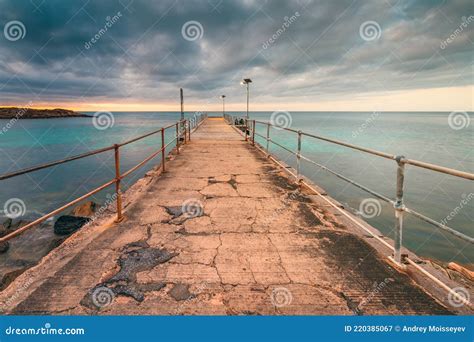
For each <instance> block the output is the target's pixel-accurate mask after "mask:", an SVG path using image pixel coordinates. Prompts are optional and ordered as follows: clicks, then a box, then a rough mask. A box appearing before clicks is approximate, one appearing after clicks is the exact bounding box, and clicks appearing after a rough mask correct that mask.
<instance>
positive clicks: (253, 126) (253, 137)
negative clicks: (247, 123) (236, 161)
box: [252, 120, 255, 146]
mask: <svg viewBox="0 0 474 342" xmlns="http://www.w3.org/2000/svg"><path fill="white" fill-rule="evenodd" d="M252 145H254V146H255V120H253V123H252Z"/></svg>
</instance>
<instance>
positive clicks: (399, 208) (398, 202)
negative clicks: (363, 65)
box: [225, 115, 474, 262]
mask: <svg viewBox="0 0 474 342" xmlns="http://www.w3.org/2000/svg"><path fill="white" fill-rule="evenodd" d="M225 119H226V120H227V121H228V122H229V123H231V124H233V125H234V123H235V122H236V121H235V117H234V116H230V115H226V117H225ZM248 121H250V122H253V125H252V124H250V125H249V123H248ZM244 122H245V125H244V126H245V129H244V130H245V131H246V132H248V131H251V134H252V138H251V141H252V143H253V144H255V136H259V137H261V138H263V139H264V140H266V141H267V148H266V151H267V154H268V153H269V152H268V143H272V144H274V145H276V146H278V147H280V148H282V149H284V150H285V151H287V152H289V153H291V154H293V155H295V156H296V158H297V168H296V171H297V172H296V174H295V178H296V179H297V180H298V181H301V175H300V170H299V169H300V167H299V164H300V159H303V160H305V161H307V162H309V163H311V164H313V165H316V166H318V167H319V168H321V169H323V170H325V171H328V172H329V173H331V174H333V175H335V176H336V177H338V178H340V179H342V180H344V181H346V182H348V183H350V184H352V185H354V186H356V187H358V188H359V189H361V190H363V191H365V192H367V193H370V194H372V195H373V196H375V197H377V198H378V199H381V200H383V201H385V202H388V203H391V204H392V205H393V206H394V208H395V210H396V213H397V220H398V222H397V234H396V235H397V237H396V239H398V246H396V252H395V255H396V256H397V254H398V255H399V254H400V250H401V246H402V245H401V229H402V228H401V227H402V224H403V219H401V221H400V217H401V216H402V215H401V214H402V213H403V212H407V213H409V214H411V215H414V216H415V217H417V218H419V219H421V220H423V221H425V222H427V223H430V224H431V225H434V226H435V227H437V228H439V229H442V230H444V231H445V232H447V233H450V234H452V235H454V236H456V237H458V238H460V239H462V240H464V241H467V242H470V243H473V244H474V238H473V237H471V236H468V235H466V234H463V233H461V232H459V231H457V230H455V229H453V228H451V227H448V226H447V225H445V224H442V223H439V222H437V221H435V220H433V219H431V218H430V217H428V216H425V215H423V214H421V213H419V212H417V211H415V210H413V209H411V208H408V207H406V206H405V205H404V203H403V184H404V180H403V178H404V166H405V164H409V165H413V166H417V167H420V168H424V169H428V170H432V171H437V172H441V173H445V174H449V175H452V176H456V177H460V178H464V179H469V180H474V174H472V173H469V172H465V171H460V170H456V169H451V168H447V167H444V166H439V165H435V164H429V163H425V162H422V161H418V160H414V159H408V158H405V157H403V156H395V155H392V154H388V153H385V152H381V151H377V150H373V149H369V148H365V147H361V146H357V145H354V144H350V143H346V142H343V141H340V140H336V139H331V138H326V137H322V136H319V135H315V134H310V133H305V132H302V131H297V130H294V129H290V128H286V127H279V126H277V125H273V124H271V123H269V122H265V121H260V120H244ZM255 123H259V124H263V125H266V126H267V136H264V135H262V134H259V133H257V132H255V128H254V127H255V126H254V125H255ZM234 126H237V125H234ZM240 126H241V125H240ZM270 127H275V128H276V129H278V130H285V131H289V132H292V133H297V134H298V150H297V151H296V152H295V151H292V150H290V149H289V148H287V147H285V146H283V145H281V144H279V143H277V142H275V141H274V140H273V139H271V138H270V134H269V132H270V131H269V128H270ZM246 134H248V133H246ZM302 136H307V137H311V138H315V139H319V140H323V141H327V142H330V143H334V144H337V145H341V146H345V147H348V148H351V149H355V150H358V151H362V152H366V153H369V154H372V155H376V156H379V157H383V158H386V159H391V160H395V161H396V162H397V164H398V168H397V198H396V199H395V200H392V199H390V198H388V197H387V196H385V195H382V194H380V193H378V192H376V191H374V190H371V189H369V188H368V187H366V186H364V185H362V184H360V183H358V182H356V181H354V180H352V179H350V178H348V177H346V176H344V175H342V174H340V173H338V172H336V171H334V170H331V169H330V168H328V167H327V166H325V165H322V164H319V163H317V162H315V161H313V160H311V159H310V158H308V157H306V156H304V155H302V154H301V137H302ZM397 252H398V253H397ZM399 256H400V255H399ZM400 258H401V256H400ZM398 262H401V259H399V260H398Z"/></svg>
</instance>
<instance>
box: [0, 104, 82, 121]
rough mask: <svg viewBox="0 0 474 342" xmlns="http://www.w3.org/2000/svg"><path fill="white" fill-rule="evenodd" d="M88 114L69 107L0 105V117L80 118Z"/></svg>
mask: <svg viewBox="0 0 474 342" xmlns="http://www.w3.org/2000/svg"><path fill="white" fill-rule="evenodd" d="M80 117H90V115H87V114H83V113H79V112H76V111H73V110H69V109H62V108H55V109H33V108H22V107H0V119H49V118H80Z"/></svg>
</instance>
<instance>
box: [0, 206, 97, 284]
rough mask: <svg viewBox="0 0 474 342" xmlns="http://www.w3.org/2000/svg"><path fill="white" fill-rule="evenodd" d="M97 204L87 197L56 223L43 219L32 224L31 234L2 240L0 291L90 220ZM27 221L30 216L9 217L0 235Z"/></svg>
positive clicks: (0, 227)
mask: <svg viewBox="0 0 474 342" xmlns="http://www.w3.org/2000/svg"><path fill="white" fill-rule="evenodd" d="M96 208H97V204H96V203H94V202H92V201H86V202H84V203H82V204H80V205H78V206H76V207H75V208H74V209H73V210H72V211H71V213H70V214H68V215H62V216H59V217H58V219H57V220H55V222H54V223H53V222H48V221H47V222H43V223H41V224H39V225H38V226H37V227H34V228H32V230H31V231H29V233H28V234H22V235H20V236H17V237H15V238H13V239H12V240H10V241H7V242H3V243H0V291H1V290H3V289H4V288H6V287H7V286H8V285H9V284H10V283H11V282H12V281H13V280H14V279H15V278H16V277H18V276H19V275H20V274H22V273H23V272H24V271H26V270H27V269H28V268H30V267H33V266H35V265H36V264H37V263H38V261H39V260H40V259H41V258H43V257H44V256H45V255H47V254H48V253H49V252H51V251H52V250H53V249H55V248H56V247H58V246H59V245H61V244H62V243H63V242H64V241H65V240H66V239H67V237H68V236H70V235H71V234H73V233H74V232H75V231H77V230H78V229H80V228H81V227H82V226H84V225H85V224H86V223H88V222H89V221H90V220H91V218H92V217H93V215H94V213H95V212H96ZM28 223H30V222H29V221H27V220H23V219H15V220H13V219H11V218H8V219H6V220H5V221H4V222H3V223H0V237H2V236H5V235H7V234H10V233H12V232H14V231H15V230H17V229H19V228H21V227H23V226H25V225H26V224H28Z"/></svg>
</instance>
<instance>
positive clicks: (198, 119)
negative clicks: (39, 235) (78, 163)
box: [0, 114, 207, 243]
mask: <svg viewBox="0 0 474 342" xmlns="http://www.w3.org/2000/svg"><path fill="white" fill-rule="evenodd" d="M206 118H207V114H201V115H195V116H194V117H192V118H191V119H184V120H179V121H177V122H175V123H173V124H171V125H168V126H165V127H162V128H160V129H158V130H155V131H153V132H150V133H146V134H143V135H141V136H139V137H136V138H133V139H130V140H128V141H125V142H122V143H120V144H114V145H112V146H108V147H104V148H100V149H96V150H93V151H89V152H87V153H82V154H78V155H75V156H72V157H69V158H64V159H60V160H56V161H53V162H49V163H45V164H41V165H36V166H33V167H29V168H25V169H21V170H18V171H15V172H11V173H6V174H3V175H0V180H4V179H8V178H12V177H16V176H20V175H24V174H27V173H30V172H34V171H38V170H42V169H46V168H49V167H52V166H56V165H60V164H64V163H67V162H70V161H73V160H78V159H82V158H86V157H89V156H93V155H96V154H99V153H103V152H106V151H111V150H114V151H115V155H114V157H115V158H114V159H115V171H116V174H115V178H114V179H112V180H110V181H108V182H106V183H104V184H102V185H100V186H98V187H97V188H94V189H93V190H91V191H89V192H88V193H86V194H84V195H82V196H80V197H78V198H76V199H74V200H72V201H70V202H68V203H66V204H65V205H63V206H61V207H60V208H57V209H55V210H53V211H51V212H49V213H47V214H45V215H43V216H41V217H40V218H38V219H36V220H34V221H33V222H30V223H28V224H26V225H24V226H23V227H21V228H19V229H17V230H15V231H13V232H11V233H10V234H7V235H5V236H3V237H0V243H2V242H6V241H8V240H11V239H13V238H14V237H16V236H18V235H20V234H22V233H23V232H24V231H26V230H28V229H30V228H32V227H34V226H36V225H38V224H40V223H42V222H44V221H46V220H47V219H48V218H50V217H52V216H54V215H56V214H58V213H60V212H62V211H64V210H65V209H67V208H69V207H71V206H73V205H74V204H76V203H79V202H80V201H82V200H84V199H86V198H88V197H90V196H92V195H94V194H96V193H98V192H99V191H102V190H104V189H105V188H107V187H109V186H111V185H112V184H115V186H116V187H115V196H116V206H117V219H116V221H117V222H120V221H121V220H122V219H123V215H122V195H121V190H120V182H121V180H122V179H123V178H125V177H127V176H128V175H130V174H131V173H133V172H134V171H136V170H137V169H139V168H140V167H142V166H143V165H145V164H146V163H147V162H148V161H150V160H151V159H153V158H154V157H156V156H157V155H158V154H160V153H162V162H161V167H162V170H163V171H165V159H166V158H165V151H166V148H167V147H169V146H170V145H171V144H172V143H174V142H175V141H176V151H177V153H179V147H180V145H181V143H180V140H181V139H182V138H184V143H187V141H190V140H191V132H193V131H195V130H196V129H197V128H198V127H199V126H200V125H201V124H202V122H203V121H204V119H206ZM170 128H176V134H175V137H174V138H173V139H171V141H170V142H168V143H167V144H165V143H164V136H165V131H166V130H167V129H170ZM157 133H161V148H160V149H159V150H157V151H155V152H153V153H152V154H151V155H149V156H148V157H146V158H145V159H144V160H143V161H141V162H140V163H138V164H137V165H135V166H134V167H132V168H131V169H130V170H128V171H126V172H124V173H120V147H122V146H125V145H128V144H131V143H134V142H136V141H138V140H141V139H144V138H147V137H149V136H151V135H154V134H157Z"/></svg>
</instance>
